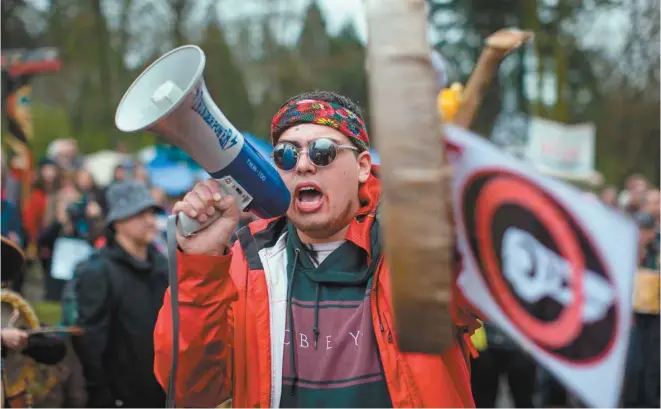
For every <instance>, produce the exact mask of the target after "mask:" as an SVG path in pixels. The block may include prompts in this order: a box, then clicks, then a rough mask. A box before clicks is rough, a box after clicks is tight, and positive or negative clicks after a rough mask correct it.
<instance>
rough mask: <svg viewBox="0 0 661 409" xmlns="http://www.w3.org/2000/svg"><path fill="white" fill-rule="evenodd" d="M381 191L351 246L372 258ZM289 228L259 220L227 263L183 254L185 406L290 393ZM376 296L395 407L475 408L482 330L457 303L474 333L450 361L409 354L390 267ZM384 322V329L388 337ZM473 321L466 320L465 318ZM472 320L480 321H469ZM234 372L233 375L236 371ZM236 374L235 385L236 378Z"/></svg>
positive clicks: (164, 372) (164, 348)
mask: <svg viewBox="0 0 661 409" xmlns="http://www.w3.org/2000/svg"><path fill="white" fill-rule="evenodd" d="M379 192H380V183H379V181H378V179H376V178H375V177H370V180H368V182H367V183H366V184H365V185H364V186H363V187H362V188H361V191H360V195H361V199H362V201H363V203H364V206H363V207H362V208H361V210H360V211H359V213H358V216H359V217H357V218H355V219H354V221H353V222H352V224H351V226H350V227H349V230H348V232H347V236H346V239H347V240H350V241H352V242H354V243H355V244H357V245H359V246H361V247H362V248H364V249H365V250H366V251H367V252H368V253H369V251H370V245H369V237H370V235H369V229H370V227H371V225H372V222H373V220H374V218H373V217H374V214H375V208H376V206H375V204H376V199H377V198H378V195H379ZM285 226H286V220H285V219H284V218H278V219H271V220H259V221H256V222H253V223H251V224H250V225H249V226H248V228H244V229H243V230H242V231H241V232H240V233H239V240H237V241H236V242H235V244H234V247H233V249H232V251H231V252H230V254H229V255H227V256H220V257H215V256H205V255H187V254H183V253H181V252H179V253H178V254H177V257H178V270H179V271H178V274H179V299H180V301H179V311H180V312H179V314H180V338H179V339H180V341H179V369H178V371H177V378H176V379H177V386H176V401H177V405H178V406H179V407H182V406H183V407H215V406H218V405H220V404H221V403H222V402H224V401H226V400H227V399H229V398H232V399H233V401H232V405H233V406H234V407H277V406H278V405H279V402H280V394H281V392H282V357H283V351H284V336H285V316H286V313H285V310H286V302H285V300H286V291H287V275H286V251H285V237H286V228H285ZM375 285H376V286H377V291H372V292H371V297H372V305H378V306H379V308H373V309H372V321H373V323H374V332H375V334H376V340H377V344H378V348H379V352H380V356H381V360H382V363H383V370H384V374H385V378H386V382H387V385H388V390H389V392H390V397H391V399H392V403H393V406H394V407H474V403H473V398H472V393H471V388H470V376H469V369H468V366H467V359H468V353H469V351H468V349H469V348H472V345H471V344H470V338H469V335H470V334H471V333H472V330H474V328H476V327H477V326H478V325H479V324H478V323H477V321H475V320H474V319H472V318H470V319H468V320H467V319H466V317H468V315H467V314H464V312H463V310H462V309H460V308H458V307H459V305H458V303H459V301H458V300H459V298H457V300H456V301H455V302H454V304H455V305H454V307H455V308H453V310H454V313H455V321H456V323H457V325H459V326H462V327H464V328H466V327H467V326H468V327H470V329H469V330H468V332H467V333H464V334H463V335H461V336H460V337H461V338H458V339H457V342H456V343H455V344H454V346H453V347H451V348H450V349H449V350H448V351H447V352H446V353H444V354H443V355H440V356H435V355H423V354H409V353H406V354H405V353H402V352H401V351H399V349H398V348H397V334H395V333H394V326H393V311H392V300H391V298H390V273H389V271H388V266H387V265H386V264H385V263H383V262H382V263H381V264H380V266H379V267H378V268H377V270H376V272H375ZM170 308H171V306H170V291H169V290H168V291H167V292H166V295H165V300H164V303H163V307H162V309H161V311H160V313H159V317H158V321H157V323H156V330H155V333H154V342H155V354H156V355H155V373H156V377H157V378H158V380H159V382H160V383H161V385H162V386H163V387H164V388H167V384H168V379H169V375H170V363H171V357H172V351H171V347H172V326H171V325H172V321H171V313H170ZM379 314H381V320H382V321H383V323H384V327H385V328H384V330H381V329H380V325H379ZM460 316H461V317H462V318H464V320H460V319H459V317H460ZM467 321H470V322H467ZM232 366H233V367H232ZM232 375H233V376H232Z"/></svg>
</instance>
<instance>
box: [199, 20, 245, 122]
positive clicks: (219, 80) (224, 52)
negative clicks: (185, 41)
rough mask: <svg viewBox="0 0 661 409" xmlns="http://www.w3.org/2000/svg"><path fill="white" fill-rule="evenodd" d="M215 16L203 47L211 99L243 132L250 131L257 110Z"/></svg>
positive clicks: (207, 31) (208, 27) (206, 78)
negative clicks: (249, 96)
mask: <svg viewBox="0 0 661 409" xmlns="http://www.w3.org/2000/svg"><path fill="white" fill-rule="evenodd" d="M212 15H213V16H214V17H212V18H210V19H209V22H208V24H207V26H206V27H205V29H204V32H203V36H202V41H201V43H200V47H201V48H202V49H203V50H204V52H205V53H206V55H207V63H206V69H205V73H204V78H205V80H206V85H207V88H208V90H209V93H210V94H211V97H212V98H213V100H214V101H215V102H216V104H217V105H218V107H219V108H220V109H221V110H222V111H223V113H224V114H225V116H226V117H227V119H229V120H230V121H231V122H232V124H234V126H235V127H236V128H237V129H238V130H240V131H245V130H251V128H252V124H253V115H254V109H253V106H252V104H251V103H250V99H249V98H248V92H247V91H246V87H245V81H244V78H243V74H242V72H241V70H240V69H239V67H238V66H237V64H236V63H235V60H234V57H233V55H232V50H231V49H230V47H229V45H228V44H227V41H226V39H225V34H224V32H223V29H222V27H221V25H220V23H219V22H218V20H217V19H216V18H215V14H212Z"/></svg>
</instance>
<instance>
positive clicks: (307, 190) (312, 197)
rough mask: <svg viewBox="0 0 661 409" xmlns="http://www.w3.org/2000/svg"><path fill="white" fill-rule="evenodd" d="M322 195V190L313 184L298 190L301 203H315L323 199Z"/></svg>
mask: <svg viewBox="0 0 661 409" xmlns="http://www.w3.org/2000/svg"><path fill="white" fill-rule="evenodd" d="M322 196H323V195H322V194H321V192H320V191H318V190H317V189H315V188H313V187H311V186H308V187H304V188H301V189H300V190H299V191H298V201H299V202H301V203H313V202H316V201H318V200H321V197H322Z"/></svg>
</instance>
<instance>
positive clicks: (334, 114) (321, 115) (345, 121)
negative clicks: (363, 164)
mask: <svg viewBox="0 0 661 409" xmlns="http://www.w3.org/2000/svg"><path fill="white" fill-rule="evenodd" d="M298 124H317V125H324V126H328V127H331V128H333V129H336V130H338V131H340V132H341V133H342V134H344V135H346V136H347V137H348V138H349V139H351V142H353V144H354V145H356V147H357V148H358V149H360V151H361V152H362V151H366V150H368V149H369V147H370V138H369V136H367V130H365V124H364V123H363V121H362V119H360V118H359V117H358V116H357V115H356V114H354V113H353V112H351V111H350V110H348V109H346V108H344V107H342V106H340V105H338V104H334V103H332V102H326V101H318V100H313V99H304V100H298V101H291V102H289V103H288V104H287V105H285V106H283V107H282V108H281V109H280V111H278V113H277V114H275V116H274V117H273V120H272V121H271V142H272V143H273V145H275V144H276V143H277V141H278V138H280V135H282V133H283V132H284V131H286V130H287V129H289V128H291V127H292V126H294V125H298Z"/></svg>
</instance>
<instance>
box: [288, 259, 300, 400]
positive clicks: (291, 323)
mask: <svg viewBox="0 0 661 409" xmlns="http://www.w3.org/2000/svg"><path fill="white" fill-rule="evenodd" d="M299 252H300V250H299V249H296V250H295V252H294V264H293V268H292V272H291V279H290V280H289V285H288V286H287V314H288V315H289V364H290V366H291V373H292V382H291V388H290V389H289V394H290V395H294V387H295V386H296V380H297V375H296V346H295V345H294V342H295V339H296V337H295V336H294V311H293V309H292V305H291V299H292V297H291V290H292V287H293V286H294V278H296V264H297V263H298V253H299Z"/></svg>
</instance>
